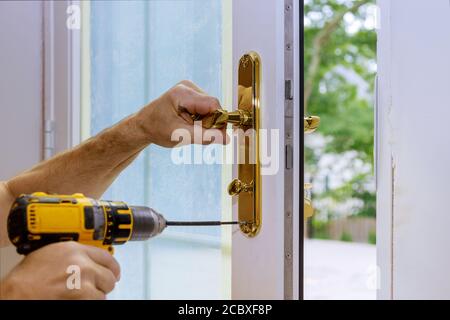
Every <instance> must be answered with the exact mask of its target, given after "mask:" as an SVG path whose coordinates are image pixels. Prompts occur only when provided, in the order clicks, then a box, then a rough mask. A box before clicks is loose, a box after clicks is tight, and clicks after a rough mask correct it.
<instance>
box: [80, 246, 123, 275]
mask: <svg viewBox="0 0 450 320" xmlns="http://www.w3.org/2000/svg"><path fill="white" fill-rule="evenodd" d="M84 247H85V250H86V253H87V254H88V256H89V257H90V258H91V259H92V260H93V261H94V262H96V263H97V264H99V265H102V266H104V267H105V268H108V269H109V270H111V272H112V273H113V274H114V276H115V277H116V279H117V281H119V279H120V265H119V263H118V262H117V260H116V259H114V257H113V256H112V255H111V254H109V253H108V252H107V251H106V250H103V249H100V248H97V247H93V246H84Z"/></svg>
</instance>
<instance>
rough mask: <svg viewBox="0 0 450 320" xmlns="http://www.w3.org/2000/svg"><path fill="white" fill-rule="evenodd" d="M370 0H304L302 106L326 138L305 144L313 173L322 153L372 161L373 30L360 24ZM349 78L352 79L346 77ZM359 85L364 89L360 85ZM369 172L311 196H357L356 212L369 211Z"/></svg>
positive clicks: (371, 213) (366, 213)
mask: <svg viewBox="0 0 450 320" xmlns="http://www.w3.org/2000/svg"><path fill="white" fill-rule="evenodd" d="M373 2H374V1H373V0H359V1H350V0H309V1H308V0H307V1H305V6H304V10H305V32H304V42H305V89H304V90H305V91H304V93H305V98H304V103H305V112H306V113H307V114H311V115H318V116H320V118H321V124H320V127H319V130H318V131H317V132H318V133H317V134H321V135H323V136H324V137H325V138H326V145H325V147H324V150H323V151H322V153H317V152H315V150H312V149H309V148H306V150H305V152H306V156H305V159H306V170H307V171H308V172H309V173H311V174H312V176H313V177H314V175H315V174H316V173H317V170H318V168H317V163H318V161H319V160H320V157H322V156H323V154H343V153H344V152H347V151H351V150H353V151H355V152H357V155H358V158H359V159H361V160H362V161H364V162H365V163H367V164H369V165H371V166H373V163H372V162H373V133H374V123H373V122H374V121H373V119H374V115H373V101H372V97H371V92H373V89H374V79H375V72H376V67H375V66H376V32H375V31H374V30H373V29H371V28H368V27H366V25H365V21H366V19H367V15H368V8H369V7H370V6H369V5H370V4H372V3H373ZM349 78H354V79H357V81H356V83H355V81H351V80H350V79H349ZM362 85H365V86H366V90H364V91H365V92H361V86H362ZM371 179H373V177H372V174H371V173H366V174H358V175H356V176H355V177H353V178H352V179H351V180H350V181H348V182H347V183H345V185H343V186H341V187H339V188H336V189H331V190H327V191H326V192H324V193H322V194H320V195H314V196H315V198H316V199H317V198H319V199H320V198H331V199H333V200H334V201H337V202H339V201H344V200H345V199H348V198H357V199H360V200H362V201H363V203H364V205H363V207H362V209H361V210H360V211H359V212H358V213H357V214H359V215H364V216H375V195H374V192H373V191H370V190H368V189H367V188H366V186H367V184H368V182H370V180H371Z"/></svg>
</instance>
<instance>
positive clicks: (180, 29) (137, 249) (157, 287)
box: [90, 0, 222, 299]
mask: <svg viewBox="0 0 450 320" xmlns="http://www.w3.org/2000/svg"><path fill="white" fill-rule="evenodd" d="M90 24H91V43H90V50H91V52H90V59H91V133H92V134H96V133H98V132H99V131H101V130H102V129H104V128H106V127H107V126H110V125H111V124H113V123H115V122H117V121H119V120H120V119H121V118H123V117H125V116H127V115H128V114H130V113H132V112H135V111H136V110H138V109H139V108H140V107H142V106H143V105H145V104H146V103H148V102H149V101H151V100H153V99H155V98H157V97H158V96H159V95H160V94H162V93H163V92H164V91H166V90H167V89H169V88H170V87H171V86H173V85H174V84H176V83H177V82H179V81H180V80H183V79H189V80H192V81H194V82H195V83H197V84H198V85H199V86H200V87H202V88H203V89H204V90H205V91H206V92H208V93H209V94H211V95H214V96H217V97H219V98H220V97H221V96H222V94H221V79H222V75H221V54H222V39H221V35H222V30H221V26H222V13H221V1H219V0H217V1H212V0H190V1H176V0H175V1H93V2H91V16H90ZM219 148H220V147H218V150H217V151H218V152H219V151H220V149H219ZM170 152H171V151H170V149H165V148H161V147H158V146H153V145H152V146H150V147H149V148H147V149H146V150H145V151H144V152H143V153H142V154H141V155H140V156H139V157H138V159H137V160H136V161H135V162H134V163H133V164H132V165H131V166H130V167H129V168H127V169H126V170H125V171H124V172H123V173H122V174H121V175H120V176H119V178H118V179H117V180H116V181H115V182H114V184H113V185H112V186H111V187H110V188H109V189H108V191H107V192H106V194H105V195H104V197H103V198H105V199H106V198H107V199H114V200H124V201H127V202H129V203H130V204H136V205H148V206H151V207H153V208H155V209H157V210H158V211H160V212H161V213H163V214H164V215H165V216H166V218H168V219H173V220H192V219H197V220H200V219H208V220H213V219H214V220H218V219H220V217H221V192H220V188H221V184H222V180H221V172H222V169H221V166H220V165H175V164H173V163H172V161H171V158H170ZM220 238H221V230H220V229H219V228H215V227H207V228H202V227H199V228H178V229H173V230H167V232H166V233H165V234H164V235H162V236H160V237H159V238H157V239H152V240H150V241H148V242H146V243H128V244H126V245H124V246H122V247H119V246H117V247H116V257H117V259H118V260H119V262H120V264H121V266H122V279H121V282H120V283H119V284H118V286H117V288H116V290H115V291H114V292H113V294H111V295H110V298H124V299H128V298H131V299H139V298H185V299H191V298H216V299H217V298H221V297H222V296H221V292H222V288H221V285H222V280H221V274H222V270H221V263H222V262H221V261H222V260H221V259H222V256H221V246H220Z"/></svg>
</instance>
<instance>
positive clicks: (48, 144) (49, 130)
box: [44, 120, 55, 159]
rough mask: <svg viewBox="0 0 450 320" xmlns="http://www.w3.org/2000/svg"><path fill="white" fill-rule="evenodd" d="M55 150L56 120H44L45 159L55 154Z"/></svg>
mask: <svg viewBox="0 0 450 320" xmlns="http://www.w3.org/2000/svg"><path fill="white" fill-rule="evenodd" d="M54 152H55V121H54V120H45V121H44V159H48V158H50V157H52V156H53V154H54Z"/></svg>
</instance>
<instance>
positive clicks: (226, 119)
mask: <svg viewBox="0 0 450 320" xmlns="http://www.w3.org/2000/svg"><path fill="white" fill-rule="evenodd" d="M191 118H192V120H194V121H201V122H202V126H203V127H204V128H207V129H210V128H214V129H220V128H223V127H225V126H226V125H227V124H228V123H231V124H235V125H237V126H239V127H248V126H252V125H253V117H252V113H251V112H250V111H247V110H241V109H238V110H236V111H226V110H223V109H218V110H216V111H214V112H213V113H211V114H208V115H199V114H192V115H191Z"/></svg>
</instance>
